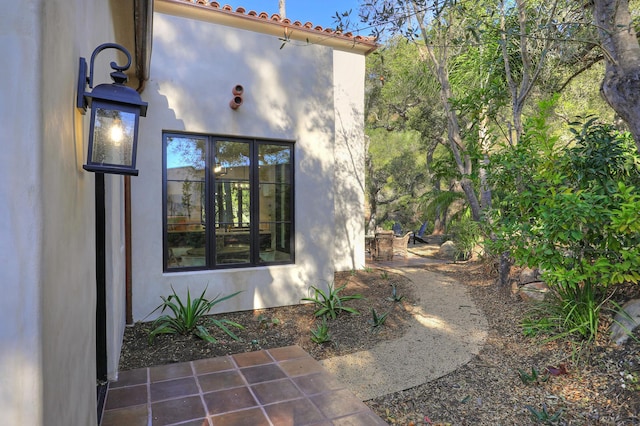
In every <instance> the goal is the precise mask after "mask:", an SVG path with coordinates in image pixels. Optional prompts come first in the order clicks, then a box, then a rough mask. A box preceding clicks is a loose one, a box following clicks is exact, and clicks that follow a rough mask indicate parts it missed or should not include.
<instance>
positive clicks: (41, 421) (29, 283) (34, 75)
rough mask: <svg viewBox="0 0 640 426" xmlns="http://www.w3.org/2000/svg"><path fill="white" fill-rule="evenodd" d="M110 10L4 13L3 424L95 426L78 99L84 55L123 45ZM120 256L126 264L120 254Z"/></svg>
mask: <svg viewBox="0 0 640 426" xmlns="http://www.w3.org/2000/svg"><path fill="white" fill-rule="evenodd" d="M114 4H116V3H114ZM115 7H116V8H118V7H120V8H122V3H120V4H119V5H118V4H116V6H115ZM111 16H112V10H111V8H110V2H105V1H102V0H46V1H44V0H28V1H24V2H20V3H19V5H17V4H14V5H13V6H10V5H8V4H7V5H5V7H3V12H2V14H0V53H1V54H2V58H3V61H4V62H5V64H4V72H3V78H2V79H0V126H1V128H2V129H3V135H4V137H3V138H2V139H3V147H2V151H0V199H2V202H1V203H0V258H2V259H4V260H5V261H4V262H3V263H2V268H0V271H1V272H0V274H1V276H0V289H1V292H2V297H1V298H0V377H1V379H0V423H1V424H6V425H27V424H28V425H47V426H48V425H60V426H69V425H83V426H84V425H94V424H96V369H95V359H96V355H95V298H96V290H95V281H96V278H95V214H94V176H93V174H90V173H87V172H85V171H84V170H82V164H83V162H84V156H85V155H86V154H85V152H86V140H87V138H86V135H87V133H88V131H87V127H88V126H87V124H88V119H86V118H85V117H84V116H82V115H80V114H79V113H78V112H77V111H76V108H75V96H76V82H77V77H78V58H79V57H80V56H85V57H87V56H90V55H91V52H92V51H93V49H94V48H95V47H96V46H97V45H99V44H100V43H104V42H113V41H116V40H114V32H113V24H112V18H111ZM105 56H106V57H105V60H104V64H103V66H104V65H105V64H107V63H108V60H113V57H109V55H108V54H106V55H105ZM101 63H102V62H101ZM106 71H108V70H105V72H99V73H97V74H96V79H98V78H108V74H107V72H106ZM117 179H122V178H121V177H116V178H113V179H112V178H109V179H108V181H109V183H108V192H109V194H110V196H111V198H112V199H113V200H116V199H121V195H120V194H119V191H120V185H119V183H118V182H119V181H118V180H117ZM111 209H112V210H119V207H118V206H117V205H116V206H112V207H111ZM119 220H120V218H118V221H119ZM112 230H114V231H115V232H116V234H118V233H120V232H119V230H117V229H113V228H112ZM116 239H117V238H113V239H112V241H113V242H114V243H117V244H119V242H116V241H114V240H116ZM109 250H110V248H109ZM111 260H112V262H111V265H114V266H115V268H121V267H122V264H123V261H122V260H121V255H120V254H119V253H118V252H117V251H116V252H115V253H112V254H111ZM110 274H111V277H113V280H114V281H117V280H119V278H116V277H117V276H118V275H119V274H120V273H119V272H116V271H115V270H111V272H110ZM122 274H123V272H122ZM109 285H110V286H111V287H110V290H109V291H110V294H111V295H112V296H111V297H112V298H117V296H114V294H116V293H117V292H119V291H120V290H117V289H116V290H114V287H113V283H110V284H109ZM120 285H122V286H123V283H122V284H120V283H119V284H118V286H120ZM116 287H117V286H116ZM114 291H115V293H114ZM122 293H123V291H122ZM116 304H117V305H119V306H118V307H117V308H116V307H115V305H116ZM113 305H114V306H112V311H114V312H117V311H118V310H120V311H122V309H123V307H122V305H123V301H122V302H117V303H114V304H113ZM115 322H117V321H114V324H112V325H111V332H112V333H113V334H117V333H118V331H117V329H122V326H121V325H115ZM119 323H120V324H121V323H124V319H122V320H121V321H120V322H119ZM120 336H121V334H120ZM118 340H119V338H115V339H110V341H111V342H112V347H111V352H112V353H111V358H112V360H114V361H112V368H111V369H112V370H113V371H114V372H115V363H116V362H117V360H115V359H117V353H118V352H119V349H120V347H119V346H118V347H115V346H114V342H117V341H118ZM120 340H121V339H120Z"/></svg>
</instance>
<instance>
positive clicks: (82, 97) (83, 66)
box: [76, 43, 144, 116]
mask: <svg viewBox="0 0 640 426" xmlns="http://www.w3.org/2000/svg"><path fill="white" fill-rule="evenodd" d="M105 49H116V50H119V51H120V52H122V53H123V54H124V55H125V56H126V57H127V63H126V64H125V65H118V64H117V63H116V62H115V61H113V62H111V63H110V64H109V65H110V66H111V69H113V72H112V73H111V74H110V75H111V79H112V80H113V81H114V83H115V84H120V85H124V84H125V83H126V82H127V80H128V77H127V75H126V74H125V73H124V71H126V70H128V69H129V67H131V54H130V53H129V51H128V50H127V49H125V48H124V47H122V46H120V45H119V44H116V43H104V44H101V45H100V46H98V47H96V48H95V50H94V51H93V53H92V54H91V59H90V62H89V75H87V60H86V59H85V58H82V57H81V58H80V65H79V71H78V91H77V99H76V106H77V107H78V109H80V110H81V112H82V113H83V114H84V113H85V112H87V106H90V105H91V93H88V92H85V90H86V88H87V84H88V85H89V88H90V89H93V63H94V61H95V59H96V56H98V53H100V52H102V51H103V50H105ZM143 116H144V115H143Z"/></svg>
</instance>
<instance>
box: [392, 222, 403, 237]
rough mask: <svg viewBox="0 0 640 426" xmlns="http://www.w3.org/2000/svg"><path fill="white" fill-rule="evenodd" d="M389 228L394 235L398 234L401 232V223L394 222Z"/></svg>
mask: <svg viewBox="0 0 640 426" xmlns="http://www.w3.org/2000/svg"><path fill="white" fill-rule="evenodd" d="M391 230H392V231H393V234H394V235H397V236H400V235H401V234H402V225H400V224H399V223H398V222H396V223H394V224H393V226H392V227H391Z"/></svg>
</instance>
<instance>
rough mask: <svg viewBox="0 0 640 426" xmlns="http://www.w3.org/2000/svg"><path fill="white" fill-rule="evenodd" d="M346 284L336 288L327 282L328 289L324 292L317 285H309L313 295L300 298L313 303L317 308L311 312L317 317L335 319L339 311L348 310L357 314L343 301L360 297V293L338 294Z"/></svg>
mask: <svg viewBox="0 0 640 426" xmlns="http://www.w3.org/2000/svg"><path fill="white" fill-rule="evenodd" d="M346 286H347V285H346V284H344V285H342V286H340V287H338V288H334V287H333V285H332V284H329V289H328V291H327V292H326V293H325V292H324V291H322V290H320V289H319V288H317V287H314V286H311V288H312V289H313V291H314V296H313V297H305V298H303V299H302V300H307V301H309V302H313V303H315V304H316V305H317V306H319V308H318V309H317V310H316V311H315V312H314V313H313V314H314V315H315V316H317V317H326V316H328V317H330V318H331V319H335V318H336V317H337V316H338V314H339V313H340V312H341V311H345V312H349V313H351V314H358V313H359V312H358V311H357V310H356V309H354V308H350V307H348V306H344V305H343V303H344V302H345V301H347V300H353V299H362V295H361V294H352V295H349V296H340V295H339V294H338V293H340V292H341V291H342V290H344V288H345V287H346Z"/></svg>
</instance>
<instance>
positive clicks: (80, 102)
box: [77, 43, 147, 176]
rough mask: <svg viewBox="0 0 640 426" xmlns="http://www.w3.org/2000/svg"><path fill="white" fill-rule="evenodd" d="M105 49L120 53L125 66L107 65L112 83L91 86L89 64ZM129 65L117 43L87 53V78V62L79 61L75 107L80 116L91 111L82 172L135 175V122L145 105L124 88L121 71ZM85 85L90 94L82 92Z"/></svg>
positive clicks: (144, 114) (122, 72)
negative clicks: (83, 170) (87, 149)
mask: <svg viewBox="0 0 640 426" xmlns="http://www.w3.org/2000/svg"><path fill="white" fill-rule="evenodd" d="M105 49H116V50H119V51H121V52H122V53H124V54H125V55H126V57H127V63H126V64H125V65H124V66H120V65H118V64H117V63H115V62H111V68H112V69H113V72H112V73H111V78H112V79H113V83H112V84H100V85H99V86H96V87H95V88H94V87H93V62H94V60H95V57H96V56H97V55H98V53H100V52H102V51H103V50H105ZM130 66H131V55H130V54H129V52H128V51H127V49H125V48H124V47H122V46H120V45H119V44H114V43H105V44H101V45H100V46H98V47H96V49H95V50H94V51H93V53H92V54H91V62H90V68H89V70H90V73H89V76H87V61H86V60H85V59H84V58H80V70H79V76H78V98H77V107H78V108H79V109H80V110H81V111H82V113H83V114H84V113H85V112H86V111H87V107H89V108H91V127H90V129H89V152H88V154H87V164H85V165H84V166H82V167H83V168H84V169H85V170H88V171H90V172H98V173H115V174H121V175H133V176H137V175H138V170H136V149H137V145H138V121H139V119H140V116H143V117H145V116H146V115H147V103H146V102H143V101H142V98H140V95H139V94H138V92H136V91H135V90H134V89H132V88H131V87H127V86H125V83H126V82H127V76H126V74H125V73H124V71H126V70H128V69H129V67H130ZM87 83H88V84H89V88H93V91H92V92H85V89H86V86H87Z"/></svg>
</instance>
